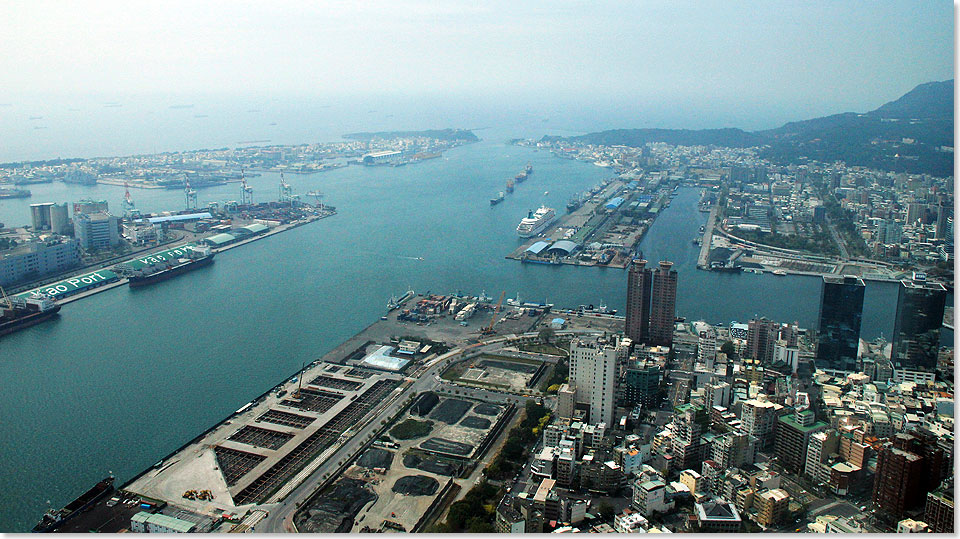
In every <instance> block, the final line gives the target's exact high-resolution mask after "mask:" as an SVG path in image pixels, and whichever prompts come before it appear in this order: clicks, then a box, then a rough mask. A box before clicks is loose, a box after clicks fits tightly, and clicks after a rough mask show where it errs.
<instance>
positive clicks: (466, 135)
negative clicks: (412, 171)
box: [343, 129, 480, 142]
mask: <svg viewBox="0 0 960 539" xmlns="http://www.w3.org/2000/svg"><path fill="white" fill-rule="evenodd" d="M411 137H426V138H432V139H437V140H442V141H447V142H456V141H460V142H477V141H479V140H480V138H479V137H477V136H476V135H474V134H473V131H470V130H469V129H427V130H425V131H376V132H362V133H347V134H346V135H343V138H345V139H347V140H359V141H361V142H370V141H371V140H373V139H395V138H411Z"/></svg>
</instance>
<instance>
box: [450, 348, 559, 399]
mask: <svg viewBox="0 0 960 539" xmlns="http://www.w3.org/2000/svg"><path fill="white" fill-rule="evenodd" d="M547 368H548V364H547V363H545V362H543V361H539V360H535V359H528V358H523V357H512V356H507V355H482V356H479V357H477V358H475V359H474V361H472V362H462V363H457V364H454V365H453V366H451V367H450V368H449V369H447V370H446V371H445V372H444V373H443V374H442V375H441V377H442V378H443V379H445V380H450V381H452V382H455V383H457V384H461V385H467V386H474V387H481V388H490V389H495V390H500V391H510V392H512V393H528V392H529V391H530V388H532V387H535V386H536V384H537V383H538V382H539V381H540V379H541V377H542V376H543V374H544V373H545V372H546V371H547Z"/></svg>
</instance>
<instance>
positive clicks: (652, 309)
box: [626, 260, 677, 346]
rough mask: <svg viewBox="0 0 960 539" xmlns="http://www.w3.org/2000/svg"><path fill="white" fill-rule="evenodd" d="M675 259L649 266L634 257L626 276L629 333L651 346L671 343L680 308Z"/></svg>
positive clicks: (636, 341) (632, 338)
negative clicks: (678, 308)
mask: <svg viewBox="0 0 960 539" xmlns="http://www.w3.org/2000/svg"><path fill="white" fill-rule="evenodd" d="M672 268H673V262H667V261H662V262H660V267H658V268H657V269H651V268H648V267H647V261H646V260H634V261H633V264H632V265H631V266H630V272H629V274H628V276H627V313H626V314H627V320H626V334H627V337H630V339H631V340H632V341H633V342H635V343H642V344H646V345H649V346H671V345H672V344H673V329H674V322H675V320H676V312H677V270H675V269H672Z"/></svg>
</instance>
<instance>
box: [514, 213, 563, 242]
mask: <svg viewBox="0 0 960 539" xmlns="http://www.w3.org/2000/svg"><path fill="white" fill-rule="evenodd" d="M556 215H557V214H556V212H554V211H553V208H548V207H546V206H540V209H538V210H537V211H536V212H528V213H527V216H526V217H524V218H523V219H521V220H520V224H519V225H517V234H518V235H519V236H520V237H521V238H531V237H533V236H536V235H537V234H539V233H541V232H543V231H544V230H545V229H546V228H547V227H548V226H549V225H550V223H552V222H553V220H554V218H555V217H556Z"/></svg>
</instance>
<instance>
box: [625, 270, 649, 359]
mask: <svg viewBox="0 0 960 539" xmlns="http://www.w3.org/2000/svg"><path fill="white" fill-rule="evenodd" d="M646 265H647V261H646V260H640V259H637V260H634V261H633V264H631V265H630V271H629V273H628V274H627V322H626V334H627V337H630V339H631V340H632V341H633V342H636V343H645V342H647V338H648V337H649V335H650V290H651V284H652V282H653V271H652V270H650V269H649V268H647V267H646Z"/></svg>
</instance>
